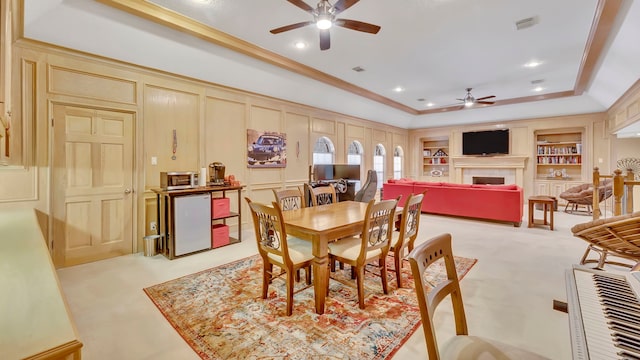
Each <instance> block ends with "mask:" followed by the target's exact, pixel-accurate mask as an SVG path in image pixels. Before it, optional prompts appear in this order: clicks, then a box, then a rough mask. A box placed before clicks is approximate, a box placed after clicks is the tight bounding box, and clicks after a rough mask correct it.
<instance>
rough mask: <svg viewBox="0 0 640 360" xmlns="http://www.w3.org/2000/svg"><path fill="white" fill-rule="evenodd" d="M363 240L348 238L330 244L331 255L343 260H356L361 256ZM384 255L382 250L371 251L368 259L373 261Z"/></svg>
mask: <svg viewBox="0 0 640 360" xmlns="http://www.w3.org/2000/svg"><path fill="white" fill-rule="evenodd" d="M361 246H362V239H361V238H359V237H348V238H344V239H340V240H338V241H334V242H332V243H329V253H330V254H332V255H335V256H339V257H341V258H345V259H349V260H356V259H357V258H358V255H360V247H361ZM380 254H382V250H381V249H375V250H371V251H369V252H368V253H367V259H371V258H373V257H376V256H378V255H380Z"/></svg>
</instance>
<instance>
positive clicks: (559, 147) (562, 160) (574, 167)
mask: <svg viewBox="0 0 640 360" xmlns="http://www.w3.org/2000/svg"><path fill="white" fill-rule="evenodd" d="M581 178H582V132H581V131H575V132H563V133H544V132H543V133H536V179H548V180H564V181H566V180H581Z"/></svg>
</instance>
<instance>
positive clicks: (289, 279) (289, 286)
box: [287, 271, 294, 316]
mask: <svg viewBox="0 0 640 360" xmlns="http://www.w3.org/2000/svg"><path fill="white" fill-rule="evenodd" d="M292 275H294V274H292V273H291V272H289V271H287V316H291V314H292V313H293V283H294V281H293V276H292Z"/></svg>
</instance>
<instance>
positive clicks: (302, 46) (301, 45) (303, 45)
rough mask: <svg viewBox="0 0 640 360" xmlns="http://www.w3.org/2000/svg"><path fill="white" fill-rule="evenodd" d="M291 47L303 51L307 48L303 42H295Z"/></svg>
mask: <svg viewBox="0 0 640 360" xmlns="http://www.w3.org/2000/svg"><path fill="white" fill-rule="evenodd" d="M293 46H295V47H296V49H304V48H306V47H307V43H306V42H304V41H296V42H295V43H294V44H293Z"/></svg>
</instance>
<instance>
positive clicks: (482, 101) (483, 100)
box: [456, 88, 496, 107]
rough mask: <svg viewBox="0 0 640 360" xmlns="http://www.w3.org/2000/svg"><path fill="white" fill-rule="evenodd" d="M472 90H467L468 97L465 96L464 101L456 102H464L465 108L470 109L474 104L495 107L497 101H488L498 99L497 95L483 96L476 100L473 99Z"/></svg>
mask: <svg viewBox="0 0 640 360" xmlns="http://www.w3.org/2000/svg"><path fill="white" fill-rule="evenodd" d="M471 89H472V88H467V95H465V97H464V98H463V99H456V100H460V101H462V102H463V104H464V106H465V107H469V106H472V105H474V104H483V105H493V104H494V103H495V101H487V100H488V99H493V98H494V97H496V96H495V95H489V96H483V97H481V98H477V99H476V98H474V97H473V95H471Z"/></svg>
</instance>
